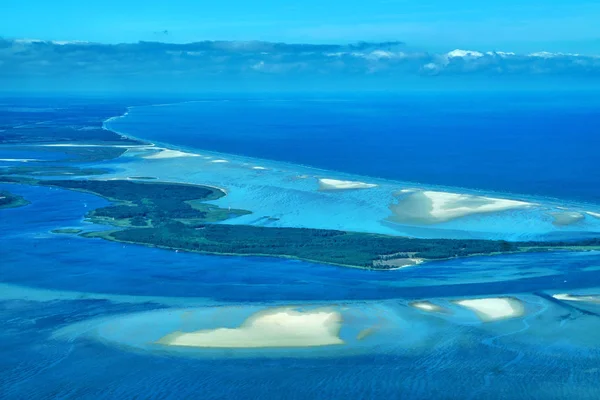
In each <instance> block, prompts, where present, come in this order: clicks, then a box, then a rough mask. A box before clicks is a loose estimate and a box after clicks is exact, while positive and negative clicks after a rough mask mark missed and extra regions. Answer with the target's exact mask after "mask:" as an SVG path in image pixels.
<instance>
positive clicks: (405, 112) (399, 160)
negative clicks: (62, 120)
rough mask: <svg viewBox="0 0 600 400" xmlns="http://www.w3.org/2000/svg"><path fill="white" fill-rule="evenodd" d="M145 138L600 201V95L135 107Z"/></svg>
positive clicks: (134, 124)
mask: <svg viewBox="0 0 600 400" xmlns="http://www.w3.org/2000/svg"><path fill="white" fill-rule="evenodd" d="M107 127H109V128H112V129H115V130H117V131H119V132H123V133H127V134H130V135H133V136H136V137H140V138H144V139H148V140H151V141H158V142H163V143H171V144H174V145H179V146H187V147H192V148H196V149H205V150H213V151H219V152H224V153H233V154H240V155H246V156H252V157H258V158H264V159H272V160H279V161H288V162H291V163H297V164H305V165H310V166H315V167H319V168H324V169H329V170H335V171H342V172H349V173H356V174H361V175H367V176H374V177H382V178H389V179H397V180H404V181H413V182H420V183H428V184H441V185H446V186H458V187H466V188H473V189H485V190H493V191H499V192H511V193H521V194H529V195H539V196H550V197H556V198H560V199H570V200H577V201H584V202H591V203H598V202H600V162H599V161H598V148H600V96H598V95H597V94H596V93H590V92H531V93H523V92H519V93H513V92H501V93H491V92H490V93H485V92H484V93H458V94H457V93H452V94H450V93H435V92H428V93H421V94H414V93H413V94H405V95H396V96H391V95H368V94H367V95H363V96H358V95H356V96H350V97H344V98H312V99H305V98H293V97H284V98H277V99H275V98H264V99H254V100H252V99H247V98H245V99H236V98H231V99H220V100H206V101H199V102H191V103H179V104H174V105H161V106H143V107H134V108H132V109H130V111H129V114H128V115H127V116H126V117H124V118H119V119H115V120H112V121H110V122H109V123H108V124H107Z"/></svg>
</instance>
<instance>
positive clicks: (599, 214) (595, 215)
mask: <svg viewBox="0 0 600 400" xmlns="http://www.w3.org/2000/svg"><path fill="white" fill-rule="evenodd" d="M586 214H588V215H591V216H592V217H596V218H600V213H595V212H591V211H586Z"/></svg>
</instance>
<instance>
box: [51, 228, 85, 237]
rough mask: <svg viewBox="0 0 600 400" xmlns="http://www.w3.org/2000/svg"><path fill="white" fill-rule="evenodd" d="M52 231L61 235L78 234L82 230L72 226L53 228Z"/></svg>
mask: <svg viewBox="0 0 600 400" xmlns="http://www.w3.org/2000/svg"><path fill="white" fill-rule="evenodd" d="M51 232H52V233H57V234H63V235H78V234H80V233H81V232H83V231H82V230H81V229H74V228H61V229H53V230H52V231H51Z"/></svg>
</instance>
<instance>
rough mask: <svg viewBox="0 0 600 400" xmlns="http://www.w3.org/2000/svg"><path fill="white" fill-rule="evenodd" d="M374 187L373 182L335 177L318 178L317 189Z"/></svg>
mask: <svg viewBox="0 0 600 400" xmlns="http://www.w3.org/2000/svg"><path fill="white" fill-rule="evenodd" d="M374 187H377V185H376V184H374V183H365V182H357V181H341V180H337V179H328V178H322V179H319V190H349V189H370V188H374Z"/></svg>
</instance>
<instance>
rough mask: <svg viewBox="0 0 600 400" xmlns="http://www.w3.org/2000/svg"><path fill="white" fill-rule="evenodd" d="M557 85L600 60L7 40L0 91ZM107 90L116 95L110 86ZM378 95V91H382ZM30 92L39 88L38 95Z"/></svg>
mask: <svg viewBox="0 0 600 400" xmlns="http://www.w3.org/2000/svg"><path fill="white" fill-rule="evenodd" d="M434 77H438V78H439V77H452V78H457V79H463V78H473V77H475V78H478V79H484V80H487V81H490V82H493V81H494V79H495V78H506V77H511V78H518V79H522V80H527V79H530V78H534V77H535V78H544V79H545V78H547V79H551V78H554V80H555V81H557V80H556V78H560V79H565V78H568V79H575V80H580V81H586V82H589V83H591V82H596V81H600V79H598V78H600V56H590V55H580V54H568V53H552V52H535V53H528V54H517V53H514V52H508V51H507V52H501V51H474V50H460V49H457V50H453V51H450V52H446V53H437V52H426V51H419V50H414V49H411V48H410V47H409V46H407V45H406V44H404V43H402V42H383V43H366V42H365V43H357V44H352V45H326V44H286V43H271V42H261V41H204V42H197V43H188V44H172V43H161V42H138V43H125V44H101V43H88V42H59V41H41V40H23V39H21V40H19V39H10V40H9V39H0V87H4V88H5V90H19V89H21V88H24V87H29V86H31V85H34V86H37V85H42V86H43V85H44V84H45V83H46V84H48V85H46V86H47V87H48V88H51V87H52V84H49V83H50V82H53V83H55V84H57V85H58V84H60V85H61V86H62V87H64V88H67V89H68V88H73V89H77V88H79V89H94V88H96V89H98V88H106V87H109V86H111V85H112V86H115V87H119V85H123V84H127V85H129V86H130V87H132V86H136V84H138V85H150V86H149V87H148V89H149V90H151V89H152V88H156V89H166V88H171V89H173V90H177V87H187V88H188V89H189V88H194V89H202V88H203V87H214V88H218V86H219V84H220V85H225V84H227V83H235V82H238V83H239V82H246V83H252V82H257V83H259V84H260V83H263V84H264V83H265V82H271V83H272V84H274V85H275V86H277V85H279V86H281V85H283V86H286V85H288V86H289V87H293V86H294V83H296V84H297V86H298V87H302V86H303V82H304V83H305V82H314V83H315V84H317V85H318V84H319V83H323V82H332V81H338V82H351V83H355V84H356V85H359V86H360V83H361V82H363V80H364V81H370V82H379V85H380V86H381V85H384V84H385V83H386V82H387V83H388V84H389V83H390V82H400V81H402V82H406V81H413V82H414V81H415V80H416V79H419V80H420V82H424V81H427V78H430V80H431V79H433V78H434ZM107 85H108V86H107ZM375 87H377V85H375ZM30 89H31V88H30Z"/></svg>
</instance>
